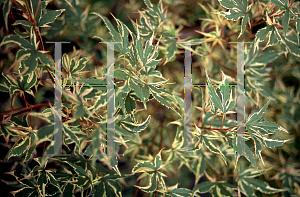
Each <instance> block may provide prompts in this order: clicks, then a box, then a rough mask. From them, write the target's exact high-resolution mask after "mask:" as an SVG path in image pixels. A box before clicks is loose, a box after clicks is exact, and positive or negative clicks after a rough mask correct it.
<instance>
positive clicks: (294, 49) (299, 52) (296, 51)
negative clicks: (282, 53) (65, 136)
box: [283, 39, 300, 57]
mask: <svg viewBox="0 0 300 197" xmlns="http://www.w3.org/2000/svg"><path fill="white" fill-rule="evenodd" d="M283 42H284V43H285V45H286V46H287V48H288V49H289V51H290V53H292V54H293V55H295V56H297V57H300V47H299V45H296V44H294V43H293V42H291V41H289V40H288V39H283Z"/></svg>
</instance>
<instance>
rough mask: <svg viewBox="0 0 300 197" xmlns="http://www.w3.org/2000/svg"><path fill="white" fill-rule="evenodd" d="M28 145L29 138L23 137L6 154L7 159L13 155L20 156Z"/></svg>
mask: <svg viewBox="0 0 300 197" xmlns="http://www.w3.org/2000/svg"><path fill="white" fill-rule="evenodd" d="M28 145H29V140H28V139H27V138H23V139H22V141H21V142H20V143H19V144H18V145H17V146H15V147H14V148H13V149H12V150H11V151H10V152H9V154H8V159H9V158H10V157H14V156H20V155H21V154H23V153H24V152H25V151H26V148H27V146H28Z"/></svg>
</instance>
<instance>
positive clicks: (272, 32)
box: [254, 25, 281, 50]
mask: <svg viewBox="0 0 300 197" xmlns="http://www.w3.org/2000/svg"><path fill="white" fill-rule="evenodd" d="M267 37H268V38H269V41H268V43H267V46H272V45H274V44H276V43H277V42H278V41H281V36H280V34H279V32H278V30H277V28H276V27H275V26H273V25H268V26H266V27H264V28H261V29H260V30H258V32H257V33H256V35H255V40H254V46H255V48H254V50H255V49H257V48H258V44H259V42H262V41H264V40H265V39H266V38H267Z"/></svg>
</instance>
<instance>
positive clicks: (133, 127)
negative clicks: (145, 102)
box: [121, 115, 151, 133]
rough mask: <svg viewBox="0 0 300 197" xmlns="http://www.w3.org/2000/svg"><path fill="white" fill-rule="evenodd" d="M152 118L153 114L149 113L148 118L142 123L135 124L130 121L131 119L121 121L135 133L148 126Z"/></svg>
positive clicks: (122, 124) (123, 125)
mask: <svg viewBox="0 0 300 197" xmlns="http://www.w3.org/2000/svg"><path fill="white" fill-rule="evenodd" d="M150 119H151V115H149V116H148V117H147V119H146V120H145V121H144V122H142V123H141V124H135V123H133V122H129V121H121V126H122V127H124V128H125V129H126V130H128V131H130V132H134V133H136V132H141V131H143V130H145V129H146V128H147V127H148V125H149V123H150Z"/></svg>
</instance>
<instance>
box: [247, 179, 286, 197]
mask: <svg viewBox="0 0 300 197" xmlns="http://www.w3.org/2000/svg"><path fill="white" fill-rule="evenodd" d="M243 182H244V183H245V184H246V185H248V186H250V187H252V188H253V189H255V190H259V191H260V192H262V193H265V194H275V193H278V192H282V191H285V189H276V188H273V187H270V186H269V184H268V183H266V182H264V181H261V180H257V179H252V178H243Z"/></svg>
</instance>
